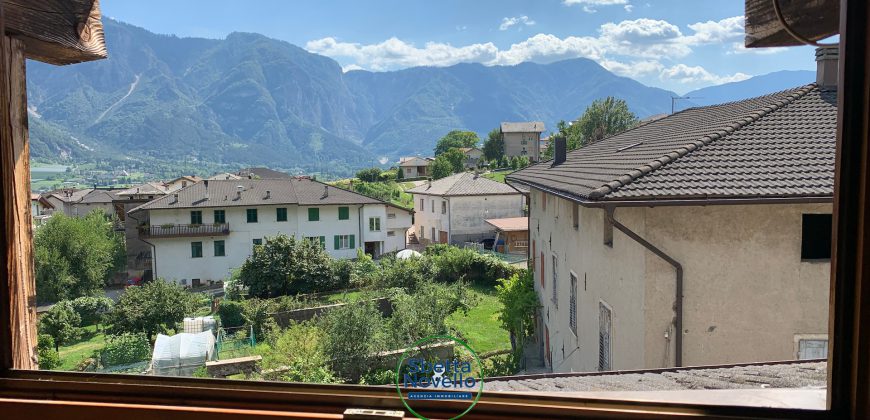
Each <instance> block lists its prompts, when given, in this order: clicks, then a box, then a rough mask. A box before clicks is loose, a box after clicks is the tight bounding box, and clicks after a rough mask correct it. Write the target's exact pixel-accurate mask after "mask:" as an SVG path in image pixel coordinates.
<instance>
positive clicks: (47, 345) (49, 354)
mask: <svg viewBox="0 0 870 420" xmlns="http://www.w3.org/2000/svg"><path fill="white" fill-rule="evenodd" d="M36 352H37V357H38V360H39V368H40V369H42V370H52V369H54V368H56V367H58V366H60V354H59V353H58V352H57V346H56V345H55V343H54V339H53V338H51V336H50V335H48V334H39V337H38V338H37V344H36Z"/></svg>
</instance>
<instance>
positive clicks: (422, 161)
mask: <svg viewBox="0 0 870 420" xmlns="http://www.w3.org/2000/svg"><path fill="white" fill-rule="evenodd" d="M430 162H431V161H430V160H429V159H426V158H421V157H416V156H414V157H405V158H402V160H401V162H399V166H428V165H429V163H430Z"/></svg>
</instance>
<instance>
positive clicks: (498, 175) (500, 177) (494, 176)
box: [483, 170, 513, 183]
mask: <svg viewBox="0 0 870 420" xmlns="http://www.w3.org/2000/svg"><path fill="white" fill-rule="evenodd" d="M511 172H513V171H510V170H508V171H498V172H490V173H488V174H483V176H484V178H489V179H491V180H493V181H498V182H501V183H504V177H505V176H506V175H508V174H510V173H511Z"/></svg>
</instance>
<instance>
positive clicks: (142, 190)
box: [117, 181, 181, 201]
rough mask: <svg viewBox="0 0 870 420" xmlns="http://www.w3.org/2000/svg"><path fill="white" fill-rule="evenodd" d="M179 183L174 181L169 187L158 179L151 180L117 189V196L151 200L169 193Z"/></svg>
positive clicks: (178, 185) (124, 198) (123, 198)
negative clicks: (121, 189)
mask: <svg viewBox="0 0 870 420" xmlns="http://www.w3.org/2000/svg"><path fill="white" fill-rule="evenodd" d="M180 185H181V184H180V183H176V184H175V187H177V188H170V187H169V185H167V184H166V183H163V182H160V181H151V182H146V183H144V184H139V185H134V186H132V187H130V188H127V189H125V190H123V191H119V192H118V193H117V196H118V198H119V199H122V200H131V201H137V200H153V199H155V198H159V197H162V196H164V195H166V194H169V193H170V192H171V191H174V190H175V189H178V188H180Z"/></svg>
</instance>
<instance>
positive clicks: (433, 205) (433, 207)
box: [430, 198, 435, 213]
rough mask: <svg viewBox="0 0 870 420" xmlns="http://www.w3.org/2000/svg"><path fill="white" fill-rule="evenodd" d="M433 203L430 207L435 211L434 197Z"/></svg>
mask: <svg viewBox="0 0 870 420" xmlns="http://www.w3.org/2000/svg"><path fill="white" fill-rule="evenodd" d="M431 204H432V205H431V206H430V207H431V208H432V213H435V199H434V198H433V199H432V203H431Z"/></svg>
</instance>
